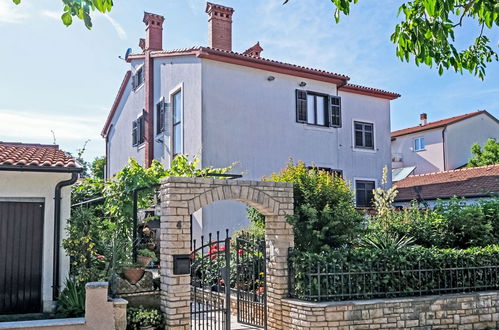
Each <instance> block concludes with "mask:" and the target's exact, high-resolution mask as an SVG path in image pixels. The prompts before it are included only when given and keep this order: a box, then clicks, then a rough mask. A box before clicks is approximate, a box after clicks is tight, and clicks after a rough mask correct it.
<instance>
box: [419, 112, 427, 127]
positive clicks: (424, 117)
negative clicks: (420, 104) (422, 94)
mask: <svg viewBox="0 0 499 330" xmlns="http://www.w3.org/2000/svg"><path fill="white" fill-rule="evenodd" d="M419 119H420V121H421V123H420V124H419V125H420V126H424V125H426V124H428V115H427V114H426V113H422V114H420V115H419Z"/></svg>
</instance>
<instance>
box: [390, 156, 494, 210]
mask: <svg viewBox="0 0 499 330" xmlns="http://www.w3.org/2000/svg"><path fill="white" fill-rule="evenodd" d="M394 185H395V186H396V187H397V190H398V195H397V197H396V198H395V203H394V204H395V205H398V206H402V205H408V204H410V203H411V201H418V202H420V203H424V204H427V205H428V206H433V205H434V204H435V202H436V201H437V199H442V200H445V199H450V198H452V197H463V198H465V199H466V202H468V203H474V202H476V201H478V200H481V199H490V198H492V197H497V196H499V164H498V165H488V166H480V167H471V168H462V169H457V170H450V171H443V172H436V173H427V174H418V175H411V176H408V177H407V178H405V179H402V180H400V181H398V182H395V183H394Z"/></svg>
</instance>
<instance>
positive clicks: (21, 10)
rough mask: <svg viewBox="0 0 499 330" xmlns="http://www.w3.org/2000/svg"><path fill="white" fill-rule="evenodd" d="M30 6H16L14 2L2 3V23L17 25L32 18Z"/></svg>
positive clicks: (0, 15) (0, 4)
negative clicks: (29, 10) (29, 11)
mask: <svg viewBox="0 0 499 330" xmlns="http://www.w3.org/2000/svg"><path fill="white" fill-rule="evenodd" d="M28 9H29V6H26V5H24V4H21V5H15V4H14V3H13V2H12V1H10V0H8V1H4V0H2V1H1V2H0V23H10V24H17V23H22V22H23V20H25V19H27V18H29V17H30V15H29V13H28Z"/></svg>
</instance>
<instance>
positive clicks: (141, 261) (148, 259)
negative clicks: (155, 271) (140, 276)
mask: <svg viewBox="0 0 499 330" xmlns="http://www.w3.org/2000/svg"><path fill="white" fill-rule="evenodd" d="M151 261H152V258H151V257H146V256H137V263H138V264H139V265H141V266H142V267H147V266H148V265H149V264H150V263H151Z"/></svg>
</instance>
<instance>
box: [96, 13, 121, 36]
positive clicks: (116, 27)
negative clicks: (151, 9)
mask: <svg viewBox="0 0 499 330" xmlns="http://www.w3.org/2000/svg"><path fill="white" fill-rule="evenodd" d="M101 16H102V17H104V18H105V19H106V20H107V21H108V22H109V23H111V25H112V26H113V28H114V30H115V31H116V33H117V34H118V37H119V38H120V39H122V40H125V39H126V38H127V34H126V32H125V29H123V27H122V26H121V24H120V23H118V21H116V20H115V19H114V18H112V17H111V16H110V15H109V14H104V15H99V16H97V17H101Z"/></svg>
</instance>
